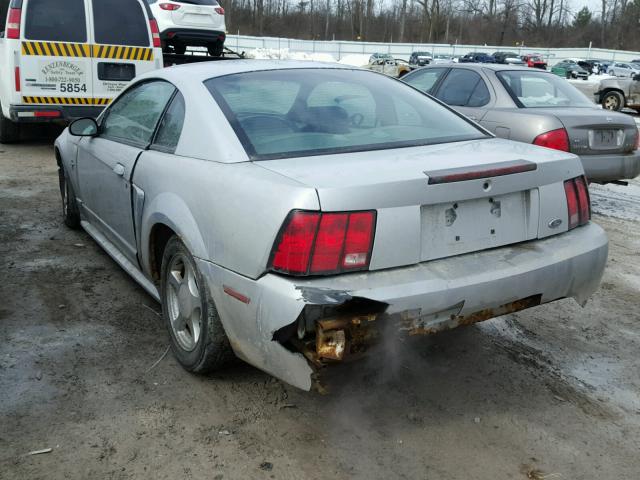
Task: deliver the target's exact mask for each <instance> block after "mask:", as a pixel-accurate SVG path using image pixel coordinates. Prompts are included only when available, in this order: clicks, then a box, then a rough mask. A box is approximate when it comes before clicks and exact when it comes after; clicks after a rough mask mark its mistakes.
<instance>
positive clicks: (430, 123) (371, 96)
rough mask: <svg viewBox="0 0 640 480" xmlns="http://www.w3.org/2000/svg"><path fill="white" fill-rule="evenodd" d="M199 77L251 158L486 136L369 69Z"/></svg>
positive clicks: (420, 95)
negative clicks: (202, 79) (204, 78)
mask: <svg viewBox="0 0 640 480" xmlns="http://www.w3.org/2000/svg"><path fill="white" fill-rule="evenodd" d="M205 85H206V87H207V88H208V89H209V91H210V92H211V94H212V95H213V97H214V99H215V100H216V102H217V103H218V105H219V106H220V108H221V109H222V111H223V112H224V114H225V116H226V118H227V120H228V121H229V123H230V124H231V126H232V127H233V129H234V130H235V133H236V135H237V136H238V139H239V140H240V141H241V143H242V144H243V146H244V148H245V150H246V152H247V155H249V157H251V158H252V159H254V160H267V159H272V158H286V157H297V156H309V155H320V154H327V153H341V152H353V151H367V150H381V149H386V148H399V147H409V146H417V145H431V144H435V143H444V142H454V141H462V140H472V139H479V138H485V137H487V135H486V134H485V133H483V132H482V131H481V130H479V129H478V128H476V127H475V126H473V125H472V124H471V123H469V122H468V121H466V120H464V119H463V118H462V117H460V116H459V115H457V114H455V113H453V112H452V111H450V110H449V109H447V108H445V107H443V106H442V105H440V104H439V103H437V102H435V101H434V100H432V99H430V98H429V97H428V96H426V95H424V94H422V93H420V92H418V91H417V90H415V89H413V88H412V87H409V86H408V85H406V84H404V83H400V82H398V81H397V80H394V79H392V78H389V77H386V76H384V75H380V74H376V73H373V72H369V71H362V70H347V69H329V68H322V69H290V70H267V71H257V72H246V73H238V74H233V75H227V76H223V77H216V78H212V79H210V80H207V81H206V82H205Z"/></svg>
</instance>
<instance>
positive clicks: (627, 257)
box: [0, 130, 640, 480]
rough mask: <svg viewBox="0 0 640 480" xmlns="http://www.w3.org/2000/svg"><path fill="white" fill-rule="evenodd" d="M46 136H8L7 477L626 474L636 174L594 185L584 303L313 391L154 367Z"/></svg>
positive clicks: (170, 364)
mask: <svg viewBox="0 0 640 480" xmlns="http://www.w3.org/2000/svg"><path fill="white" fill-rule="evenodd" d="M54 136H55V131H54V130H52V131H51V132H50V135H49V138H47V139H45V140H39V141H35V140H32V141H27V142H25V143H23V144H22V145H17V146H8V145H4V146H2V145H0V271H1V272H2V281H1V282H0V478H2V479H10V478H11V479H13V478H16V479H26V478H29V479H52V478H53V479H57V478H68V479H87V478H109V479H111V478H113V479H125V478H154V479H164V478H166V479H177V478H180V479H181V478H194V479H204V478H207V479H247V478H258V479H259V478H265V479H269V478H275V479H307V478H309V479H335V478H366V479H368V480H371V479H390V478H406V479H439V480H447V479H469V478H471V479H518V478H523V479H527V478H528V479H542V478H548V479H551V478H554V479H606V480H611V479H616V480H620V479H637V478H638V472H640V455H638V452H639V450H640V395H639V392H640V368H638V366H639V360H638V351H639V349H640V322H639V321H640V300H639V295H640V273H639V272H640V269H639V267H640V256H639V255H638V252H640V182H637V181H636V182H633V184H632V186H631V187H627V188H623V187H599V186H596V187H594V188H593V189H592V195H593V200H594V209H595V211H596V213H595V214H594V220H595V221H596V222H597V223H599V224H600V225H602V226H603V227H604V228H605V229H606V230H607V232H608V234H609V237H610V240H611V245H610V258H609V264H608V268H607V271H606V273H605V277H604V280H603V284H602V287H601V288H600V290H599V291H598V292H597V293H596V294H595V295H594V297H593V298H592V299H591V301H590V302H589V303H588V304H587V306H586V307H585V308H584V309H583V308H580V307H579V306H578V305H577V304H576V303H575V302H574V301H573V300H563V301H560V302H557V303H554V304H551V305H545V306H542V307H538V308H535V309H531V310H527V311H524V312H521V313H518V314H515V315H508V316H505V317H501V318H498V319H495V320H491V321H488V322H485V323H483V324H479V325H476V326H472V327H467V328H461V329H458V330H456V331H452V332H448V333H445V334H441V335H438V336H435V337H430V338H426V337H425V338H414V339H412V340H411V341H407V342H406V343H404V344H402V345H400V346H397V347H396V348H389V349H387V350H386V351H384V352H381V353H380V354H378V355H375V356H371V357H369V358H367V359H365V360H363V361H359V362H355V363H351V364H348V365H344V366H340V367H337V368H335V369H333V370H332V371H331V372H330V373H331V375H330V379H329V385H330V387H331V388H330V393H329V394H328V395H324V396H323V395H319V394H316V393H306V392H301V391H299V390H296V389H295V388H292V387H289V386H287V385H285V384H282V383H280V382H279V381H276V380H274V379H272V378H270V377H269V376H268V375H266V374H263V373H262V372H260V371H259V370H256V369H254V368H252V367H250V366H247V365H245V364H243V363H240V362H239V363H238V365H236V366H234V367H232V368H230V369H229V370H227V371H225V372H224V373H219V374H216V375H211V376H205V377H199V376H194V375H190V374H188V373H186V372H185V371H183V370H182V369H181V368H180V367H179V365H178V364H177V363H176V361H175V360H174V359H173V358H172V357H171V354H168V355H166V356H165V357H163V354H164V353H165V352H166V349H167V345H168V343H167V342H168V337H167V334H166V332H165V330H164V327H163V325H162V322H161V319H160V317H159V314H158V313H157V312H158V310H159V305H157V304H156V303H155V302H154V301H153V300H152V299H151V298H150V297H149V296H148V295H146V294H145V293H144V292H143V291H142V289H141V288H139V287H138V286H137V285H136V284H135V283H134V282H133V280H131V279H130V278H129V277H128V276H127V275H126V274H125V273H124V272H123V271H122V270H121V269H120V268H119V267H118V266H117V265H116V264H115V263H114V262H113V261H111V259H110V258H109V257H108V256H107V255H106V254H105V253H104V252H103V251H102V250H101V249H100V248H99V247H98V246H97V245H96V244H95V243H94V242H93V241H92V240H91V239H90V238H89V237H88V235H86V234H85V233H83V232H77V231H70V230H68V229H66V228H64V227H63V225H62V223H61V219H60V205H59V203H60V202H59V192H58V190H57V189H58V187H57V177H56V166H55V161H54V159H53V151H52V147H51V141H52V139H53V138H54ZM41 449H52V450H51V451H50V452H49V453H42V454H38V455H29V452H31V451H35V450H41Z"/></svg>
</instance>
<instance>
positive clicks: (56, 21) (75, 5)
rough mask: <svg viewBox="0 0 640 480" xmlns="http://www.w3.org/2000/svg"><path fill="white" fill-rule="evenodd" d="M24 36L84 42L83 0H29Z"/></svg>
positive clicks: (46, 39)
mask: <svg viewBox="0 0 640 480" xmlns="http://www.w3.org/2000/svg"><path fill="white" fill-rule="evenodd" d="M24 36H25V38H27V39H29V40H45V41H51V42H76V43H81V42H86V41H87V19H86V15H85V11H84V0H65V2H64V6H62V5H61V4H60V2H56V1H54V2H52V1H51V0H29V2H28V3H27V11H26V22H25V28H24Z"/></svg>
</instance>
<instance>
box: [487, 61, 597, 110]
mask: <svg viewBox="0 0 640 480" xmlns="http://www.w3.org/2000/svg"><path fill="white" fill-rule="evenodd" d="M496 75H497V76H498V78H499V79H500V82H502V85H504V88H505V89H506V90H507V92H508V93H509V95H511V98H513V100H514V102H515V103H516V105H518V107H520V108H536V107H590V108H593V102H591V101H589V99H588V98H587V97H585V96H584V95H583V94H582V93H580V91H579V90H577V89H576V88H575V87H574V86H573V85H571V84H570V83H569V82H567V81H566V80H564V79H562V78H560V77H558V76H556V75H553V74H550V73H544V72H533V71H528V70H513V71H503V72H496Z"/></svg>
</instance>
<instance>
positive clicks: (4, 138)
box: [0, 111, 20, 143]
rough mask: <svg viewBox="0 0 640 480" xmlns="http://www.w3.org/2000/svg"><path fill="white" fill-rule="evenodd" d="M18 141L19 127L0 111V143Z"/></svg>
mask: <svg viewBox="0 0 640 480" xmlns="http://www.w3.org/2000/svg"><path fill="white" fill-rule="evenodd" d="M19 140H20V125H19V124H17V123H15V122H12V121H11V120H9V119H8V118H5V116H4V115H3V114H2V111H0V143H16V142H18V141H19Z"/></svg>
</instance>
